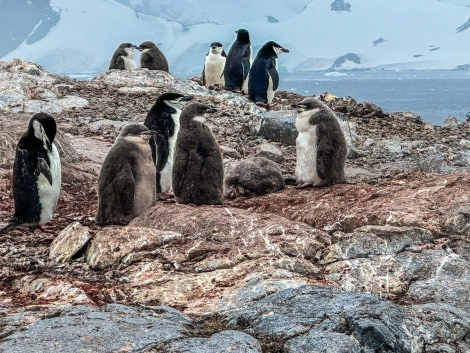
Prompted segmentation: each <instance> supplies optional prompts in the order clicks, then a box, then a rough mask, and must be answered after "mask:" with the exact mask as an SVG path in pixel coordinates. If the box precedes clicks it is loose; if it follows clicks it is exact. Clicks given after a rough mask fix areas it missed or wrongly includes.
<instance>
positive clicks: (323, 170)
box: [317, 124, 347, 185]
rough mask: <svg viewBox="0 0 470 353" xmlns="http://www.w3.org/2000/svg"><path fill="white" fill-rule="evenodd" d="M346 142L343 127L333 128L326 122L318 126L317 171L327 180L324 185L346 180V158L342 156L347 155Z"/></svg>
mask: <svg viewBox="0 0 470 353" xmlns="http://www.w3.org/2000/svg"><path fill="white" fill-rule="evenodd" d="M345 146H346V142H345V141H344V137H343V136H342V132H341V128H339V126H338V129H336V130H333V131H332V130H331V128H328V127H327V126H325V125H324V124H319V126H318V141H317V173H318V176H319V177H320V178H321V179H323V180H325V184H324V185H332V184H337V183H343V182H345V180H346V179H345V178H344V172H338V171H343V168H344V160H343V159H342V158H341V156H346V153H347V151H346V150H345V148H346V147H345Z"/></svg>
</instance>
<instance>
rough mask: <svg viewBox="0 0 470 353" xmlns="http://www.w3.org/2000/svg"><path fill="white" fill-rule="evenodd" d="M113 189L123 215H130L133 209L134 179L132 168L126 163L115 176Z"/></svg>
mask: <svg viewBox="0 0 470 353" xmlns="http://www.w3.org/2000/svg"><path fill="white" fill-rule="evenodd" d="M113 186H114V189H115V190H117V191H116V194H117V195H116V196H117V199H118V202H119V205H120V206H121V210H122V213H123V214H124V215H130V214H131V213H132V209H133V207H134V195H135V179H134V175H133V174H132V168H131V165H130V164H129V163H126V164H125V165H124V166H123V167H122V169H121V170H119V171H118V173H117V174H116V179H115V180H114V185H113Z"/></svg>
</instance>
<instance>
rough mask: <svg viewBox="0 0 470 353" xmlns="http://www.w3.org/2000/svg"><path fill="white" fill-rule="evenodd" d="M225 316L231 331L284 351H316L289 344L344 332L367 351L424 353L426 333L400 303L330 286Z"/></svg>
mask: <svg viewBox="0 0 470 353" xmlns="http://www.w3.org/2000/svg"><path fill="white" fill-rule="evenodd" d="M225 314H226V315H227V319H226V322H227V326H228V327H229V328H231V329H243V330H244V331H245V332H247V333H249V334H252V335H254V336H256V337H264V338H265V339H266V340H272V341H276V342H287V343H286V347H293V346H295V345H300V346H302V345H304V344H306V343H308V342H309V341H310V343H311V347H310V348H307V349H305V352H312V351H315V350H314V348H313V347H315V346H316V345H317V344H318V343H319V342H318V341H316V342H313V341H312V340H308V339H306V340H304V342H300V343H299V342H298V341H294V342H290V340H291V339H297V340H298V337H301V336H303V335H310V334H312V335H314V333H316V332H323V333H326V332H330V333H343V334H348V335H350V336H351V337H353V338H354V339H355V340H356V341H357V342H358V345H357V346H359V347H361V348H362V349H364V351H366V352H371V351H372V352H384V353H385V352H388V353H392V352H394V353H396V352H403V353H404V352H406V353H408V352H420V351H422V350H423V348H424V343H425V340H426V337H427V336H428V335H429V332H428V331H427V330H426V329H425V328H423V327H422V326H421V323H420V321H419V320H418V319H416V318H414V317H412V316H411V315H409V314H408V313H407V312H406V311H405V310H404V309H403V308H401V307H399V306H398V305H395V304H393V303H391V302H389V301H386V300H382V299H379V298H377V297H375V296H372V295H370V294H364V293H353V292H341V291H339V290H337V289H334V288H331V287H321V286H311V285H306V286H302V287H297V288H287V289H284V290H281V291H279V292H277V293H274V294H271V295H268V296H266V297H265V298H262V299H260V300H258V301H255V302H248V303H246V304H245V305H242V306H240V307H239V308H235V309H231V310H230V309H229V310H227V312H226V313H225ZM350 343H351V344H352V342H350ZM304 347H305V346H304ZM351 347H352V346H351ZM279 348H283V347H279ZM356 348H357V347H356ZM309 349H310V350H309Z"/></svg>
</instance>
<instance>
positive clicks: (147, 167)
mask: <svg viewBox="0 0 470 353" xmlns="http://www.w3.org/2000/svg"><path fill="white" fill-rule="evenodd" d="M141 150H142V153H141V156H142V160H141V161H140V163H139V169H138V174H139V179H138V180H136V185H135V194H134V209H133V216H139V215H141V214H142V213H144V212H145V211H146V210H147V209H149V208H150V207H152V206H153V205H155V189H156V185H155V173H156V171H155V164H154V162H153V159H152V152H151V151H150V148H149V147H148V145H144V146H141Z"/></svg>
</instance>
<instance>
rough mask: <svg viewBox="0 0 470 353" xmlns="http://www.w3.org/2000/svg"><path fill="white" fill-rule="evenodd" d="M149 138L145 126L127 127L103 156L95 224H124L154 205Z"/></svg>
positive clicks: (153, 181)
mask: <svg viewBox="0 0 470 353" xmlns="http://www.w3.org/2000/svg"><path fill="white" fill-rule="evenodd" d="M150 137H151V132H150V131H149V130H148V129H147V127H146V126H145V125H143V124H130V125H127V126H125V127H124V128H123V129H122V131H121V133H120V134H119V136H118V137H117V139H116V141H115V143H114V145H113V146H112V147H111V150H110V151H109V152H108V154H107V155H106V158H105V160H104V162H103V166H102V167H101V170H100V175H99V177H98V211H97V213H96V223H97V224H99V225H107V224H127V223H129V222H130V221H131V220H132V219H133V218H135V217H137V216H139V215H140V214H142V213H143V212H144V211H145V210H147V209H148V208H150V207H152V206H153V205H154V204H155V164H154V162H153V159H152V151H151V149H150V145H149V139H150Z"/></svg>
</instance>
